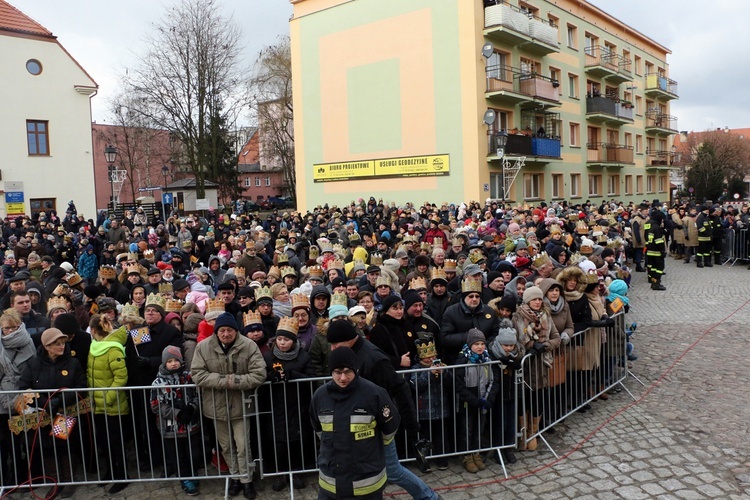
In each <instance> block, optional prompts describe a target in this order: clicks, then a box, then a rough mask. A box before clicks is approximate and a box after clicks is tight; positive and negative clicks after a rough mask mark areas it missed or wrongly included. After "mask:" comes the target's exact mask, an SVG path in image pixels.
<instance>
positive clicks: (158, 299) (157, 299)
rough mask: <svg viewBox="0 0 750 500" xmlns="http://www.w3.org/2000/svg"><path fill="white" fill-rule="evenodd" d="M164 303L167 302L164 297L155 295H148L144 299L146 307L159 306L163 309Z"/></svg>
mask: <svg viewBox="0 0 750 500" xmlns="http://www.w3.org/2000/svg"><path fill="white" fill-rule="evenodd" d="M166 302H167V300H166V299H165V298H164V297H162V296H161V295H158V294H156V293H149V294H148V297H146V306H159V307H161V308H162V309H164V306H165V305H166Z"/></svg>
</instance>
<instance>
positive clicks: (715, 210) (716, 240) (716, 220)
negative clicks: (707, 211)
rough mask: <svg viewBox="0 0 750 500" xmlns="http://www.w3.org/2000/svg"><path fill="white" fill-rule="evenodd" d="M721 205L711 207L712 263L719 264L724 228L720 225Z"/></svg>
mask: <svg viewBox="0 0 750 500" xmlns="http://www.w3.org/2000/svg"><path fill="white" fill-rule="evenodd" d="M722 212H723V209H722V208H721V205H713V206H712V207H711V216H710V219H711V230H712V231H711V250H712V253H713V256H714V264H716V265H717V266H720V265H721V240H722V239H723V236H724V228H723V227H721V214H722Z"/></svg>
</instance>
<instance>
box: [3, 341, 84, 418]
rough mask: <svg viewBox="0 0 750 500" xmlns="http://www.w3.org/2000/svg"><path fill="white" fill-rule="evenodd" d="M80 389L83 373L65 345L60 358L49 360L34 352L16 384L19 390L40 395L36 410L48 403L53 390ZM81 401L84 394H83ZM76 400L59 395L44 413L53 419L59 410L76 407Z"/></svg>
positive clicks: (44, 353) (41, 352) (42, 351)
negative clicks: (27, 390) (32, 390)
mask: <svg viewBox="0 0 750 500" xmlns="http://www.w3.org/2000/svg"><path fill="white" fill-rule="evenodd" d="M63 387H65V388H68V389H82V388H85V387H86V371H85V370H84V369H83V367H81V363H79V362H78V360H77V359H76V358H74V357H72V356H71V355H70V348H69V347H68V346H67V345H66V346H65V352H64V353H63V355H62V356H60V357H59V358H57V359H55V360H54V361H53V360H52V359H50V357H49V354H47V350H46V349H45V348H44V347H41V346H40V347H39V348H38V349H37V350H36V356H35V357H33V358H31V359H30V360H29V361H28V363H26V366H25V367H24V370H23V373H21V378H20V379H19V380H18V389H19V390H26V389H34V390H39V391H40V396H39V398H38V399H37V403H36V404H37V406H38V407H39V408H41V407H43V406H44V405H45V404H46V403H47V400H48V399H50V398H49V396H51V394H52V392H54V390H55V389H61V388H63ZM44 389H51V391H48V392H42V391H43V390H44ZM81 395H82V397H86V396H87V394H85V393H82V394H81ZM76 400H77V397H76V396H75V395H74V394H72V393H67V394H64V393H58V394H57V395H55V396H54V397H53V398H51V399H50V401H49V405H48V407H47V412H48V413H49V414H50V415H54V414H56V413H57V411H58V410H62V409H63V408H65V407H67V406H70V405H73V404H75V403H76Z"/></svg>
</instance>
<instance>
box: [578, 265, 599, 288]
mask: <svg viewBox="0 0 750 500" xmlns="http://www.w3.org/2000/svg"><path fill="white" fill-rule="evenodd" d="M581 282H582V283H586V284H589V285H590V284H592V283H598V282H599V275H598V274H597V272H596V271H594V270H593V269H592V270H590V271H589V272H587V273H583V276H581Z"/></svg>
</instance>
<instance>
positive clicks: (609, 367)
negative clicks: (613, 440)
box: [519, 312, 632, 456]
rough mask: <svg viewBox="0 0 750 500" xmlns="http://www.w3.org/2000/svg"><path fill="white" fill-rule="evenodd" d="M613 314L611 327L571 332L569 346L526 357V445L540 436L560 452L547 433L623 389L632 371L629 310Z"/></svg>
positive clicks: (523, 433)
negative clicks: (549, 441) (628, 324)
mask: <svg viewBox="0 0 750 500" xmlns="http://www.w3.org/2000/svg"><path fill="white" fill-rule="evenodd" d="M612 319H614V320H615V324H614V326H612V327H606V328H604V327H602V328H588V329H586V330H584V331H581V332H576V333H575V334H574V335H572V336H571V338H570V343H569V344H568V345H563V344H562V343H561V344H560V347H559V348H558V349H555V350H553V351H552V352H548V353H545V354H534V355H529V354H527V355H526V356H524V358H523V362H522V371H523V391H521V399H522V402H523V403H522V407H521V408H522V412H523V415H522V417H521V418H520V423H521V425H520V428H519V434H520V438H519V441H520V443H521V447H522V448H523V445H524V444H525V445H526V446H528V445H529V443H530V442H532V441H535V440H536V439H540V440H542V441H543V442H544V443H545V445H546V446H547V448H549V449H550V450H551V451H552V453H553V454H555V456H557V454H556V453H555V452H554V450H553V449H552V447H551V446H550V445H549V443H548V442H547V440H546V439H545V438H544V435H543V433H544V432H545V431H547V430H549V429H550V428H551V427H554V426H555V425H557V424H558V423H559V422H562V421H563V420H565V419H566V418H568V417H569V416H571V415H572V414H574V413H576V412H585V411H587V410H588V408H589V405H590V403H591V402H592V401H594V400H596V399H597V398H599V397H602V395H603V394H606V393H607V392H608V391H610V390H611V389H613V388H616V387H621V388H624V385H623V381H624V380H625V379H626V378H627V376H628V373H629V372H628V363H627V335H626V333H625V315H624V313H623V312H619V313H617V314H615V315H613V316H612ZM540 382H541V383H540ZM625 390H626V391H627V389H625ZM631 396H632V394H631Z"/></svg>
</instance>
